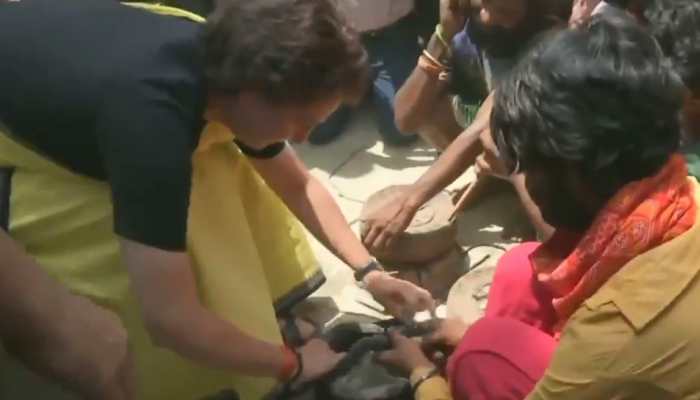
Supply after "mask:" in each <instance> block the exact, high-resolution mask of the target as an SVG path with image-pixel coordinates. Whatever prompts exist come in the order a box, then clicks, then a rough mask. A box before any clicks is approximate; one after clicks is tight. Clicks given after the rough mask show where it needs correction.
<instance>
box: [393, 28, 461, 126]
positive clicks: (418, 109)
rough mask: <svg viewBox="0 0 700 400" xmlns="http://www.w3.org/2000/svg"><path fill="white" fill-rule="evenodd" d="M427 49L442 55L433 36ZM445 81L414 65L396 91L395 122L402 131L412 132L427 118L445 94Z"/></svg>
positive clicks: (434, 54) (435, 55) (438, 55)
mask: <svg viewBox="0 0 700 400" xmlns="http://www.w3.org/2000/svg"><path fill="white" fill-rule="evenodd" d="M428 51H429V52H430V53H431V54H432V55H433V56H434V57H442V52H443V51H444V49H442V48H441V47H440V45H439V43H437V40H436V39H435V38H432V39H431V42H430V43H429V45H428ZM447 87H448V84H447V82H443V81H440V80H439V79H438V77H437V76H435V75H433V74H430V73H428V72H426V71H424V70H423V69H421V68H420V67H418V66H416V67H415V68H414V70H413V72H412V73H411V75H410V76H409V77H408V79H407V80H406V82H405V83H404V84H403V86H401V88H400V89H399V91H398V92H397V93H396V105H395V110H396V111H395V113H396V122H397V125H398V127H399V129H400V130H401V131H402V132H406V133H414V132H416V131H418V130H420V129H421V127H422V126H423V125H425V123H426V122H427V120H428V119H429V115H431V110H433V108H434V107H435V106H436V105H437V104H438V103H439V99H440V98H442V97H444V96H446V95H447Z"/></svg>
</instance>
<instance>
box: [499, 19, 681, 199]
mask: <svg viewBox="0 0 700 400" xmlns="http://www.w3.org/2000/svg"><path fill="white" fill-rule="evenodd" d="M494 101H495V103H494V109H493V113H492V117H491V131H492V134H493V136H494V140H495V142H496V144H497V145H498V147H499V149H500V151H501V154H502V157H503V158H504V161H505V162H506V164H507V165H508V166H509V167H510V169H511V170H516V169H518V170H520V171H527V170H528V169H531V168H533V167H540V168H541V167H547V168H552V167H555V168H556V167H561V168H563V167H566V166H571V167H573V168H574V169H575V170H576V171H577V172H578V174H579V175H580V177H581V178H582V180H583V182H584V183H585V184H586V185H587V186H589V187H590V189H591V190H593V192H594V193H596V194H597V195H599V196H601V198H609V197H610V196H612V195H613V194H614V193H616V192H617V191H618V190H619V189H620V188H621V187H622V186H624V185H626V184H627V183H629V182H631V181H634V180H638V179H641V178H644V177H647V176H651V175H653V174H654V173H656V172H657V171H658V170H659V169H660V167H661V166H662V165H663V164H664V163H665V162H666V161H667V160H668V157H669V155H670V154H671V153H672V152H674V151H675V150H676V149H677V147H678V142H679V138H680V127H679V118H678V114H679V111H680V108H681V105H682V84H681V83H680V82H679V81H678V79H677V77H676V76H675V75H674V74H673V73H672V72H671V69H670V68H669V67H668V66H667V63H666V62H665V61H664V57H663V54H662V52H661V49H660V48H659V46H658V45H657V44H656V41H655V40H654V39H653V38H652V37H651V36H650V35H649V34H648V33H647V32H646V31H644V29H643V28H642V27H641V26H639V25H638V24H637V23H636V22H634V21H633V20H632V19H631V18H626V17H612V16H601V15H598V16H595V17H593V18H592V19H591V20H590V22H588V24H587V25H584V26H582V27H580V28H577V29H568V30H565V31H562V32H559V33H557V34H555V35H554V36H553V37H552V38H551V39H550V40H548V41H546V42H545V43H543V44H542V45H541V46H540V47H539V48H538V49H536V50H535V51H534V52H533V53H532V54H531V55H530V56H528V57H526V58H525V59H524V60H523V62H522V63H521V64H520V65H519V66H518V67H517V68H516V69H515V71H514V72H513V74H511V76H509V77H508V78H506V79H505V80H504V81H503V82H502V84H501V86H500V87H499V88H498V89H497V91H496V94H495V99H494Z"/></svg>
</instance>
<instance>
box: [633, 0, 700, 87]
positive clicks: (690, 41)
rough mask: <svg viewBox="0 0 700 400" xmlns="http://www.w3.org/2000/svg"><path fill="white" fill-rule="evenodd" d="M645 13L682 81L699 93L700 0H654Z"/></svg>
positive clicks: (650, 28) (652, 30) (652, 31)
mask: <svg viewBox="0 0 700 400" xmlns="http://www.w3.org/2000/svg"><path fill="white" fill-rule="evenodd" d="M644 15H645V17H646V19H647V21H648V22H649V30H650V31H651V33H652V35H654V37H655V38H656V40H657V41H658V42H659V44H660V45H661V48H662V49H663V51H664V53H666V56H667V57H668V58H670V60H671V62H672V63H673V67H674V68H675V70H676V71H677V72H678V74H679V75H680V77H681V79H682V80H683V82H684V83H685V84H686V86H688V88H689V89H691V90H692V91H693V92H694V93H695V95H696V96H700V1H698V0H655V1H653V2H652V3H651V4H650V5H649V7H648V8H647V9H646V11H645V14H644Z"/></svg>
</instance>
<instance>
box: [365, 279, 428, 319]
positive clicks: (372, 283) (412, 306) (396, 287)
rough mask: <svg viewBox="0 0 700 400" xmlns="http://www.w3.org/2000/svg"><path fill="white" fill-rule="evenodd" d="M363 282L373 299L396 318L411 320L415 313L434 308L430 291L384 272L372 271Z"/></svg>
mask: <svg viewBox="0 0 700 400" xmlns="http://www.w3.org/2000/svg"><path fill="white" fill-rule="evenodd" d="M364 282H365V283H366V285H367V290H368V291H369V292H370V293H371V294H372V296H373V297H374V299H375V300H377V301H378V302H379V303H380V304H382V305H383V306H384V307H385V308H386V310H387V312H388V313H389V314H391V315H393V316H394V317H396V318H399V319H402V320H406V321H407V320H412V319H413V315H414V314H415V313H417V312H420V311H425V310H432V309H433V308H435V300H434V299H433V296H431V295H430V292H428V291H427V290H425V289H423V288H420V287H418V286H416V285H414V284H413V283H411V282H408V281H405V280H402V279H397V278H394V277H392V276H391V275H389V274H387V273H386V272H381V271H372V272H370V273H369V274H367V276H366V277H365V279H364Z"/></svg>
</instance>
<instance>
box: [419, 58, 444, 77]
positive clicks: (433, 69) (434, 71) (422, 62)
mask: <svg viewBox="0 0 700 400" xmlns="http://www.w3.org/2000/svg"><path fill="white" fill-rule="evenodd" d="M418 67H419V68H420V69H422V70H423V71H425V72H427V73H429V74H431V75H434V76H439V75H440V74H441V73H442V72H445V70H444V69H442V68H440V67H439V66H437V65H435V64H434V63H433V62H432V61H430V59H428V58H427V57H426V56H423V55H422V56H420V57H418Z"/></svg>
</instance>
